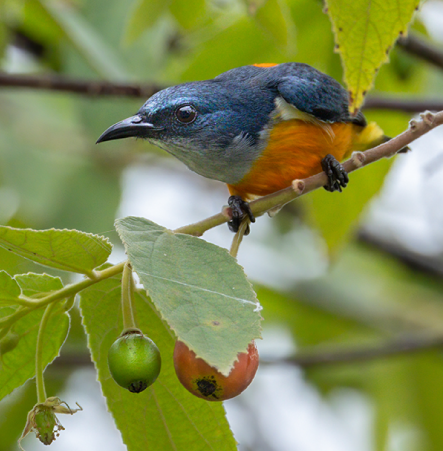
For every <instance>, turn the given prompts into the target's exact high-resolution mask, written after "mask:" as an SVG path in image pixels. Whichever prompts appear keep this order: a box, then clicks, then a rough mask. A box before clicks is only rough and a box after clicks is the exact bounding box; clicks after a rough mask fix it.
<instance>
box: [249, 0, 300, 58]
mask: <svg viewBox="0 0 443 451" xmlns="http://www.w3.org/2000/svg"><path fill="white" fill-rule="evenodd" d="M286 9H287V7H286V4H285V3H283V2H281V1H279V0H267V1H266V2H265V4H264V5H263V6H262V7H261V8H259V9H258V10H257V12H256V13H255V15H254V17H255V19H256V20H257V22H258V24H259V25H260V26H261V27H263V29H264V30H265V31H266V32H267V33H269V35H270V36H271V37H272V39H274V40H275V42H276V43H277V44H278V45H281V46H286V45H288V43H289V36H290V33H289V28H290V27H291V25H292V21H291V20H288V19H287V18H288V17H290V14H289V12H288V11H287V10H286ZM270 62H272V61H270Z"/></svg>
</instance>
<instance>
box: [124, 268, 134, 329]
mask: <svg viewBox="0 0 443 451" xmlns="http://www.w3.org/2000/svg"><path fill="white" fill-rule="evenodd" d="M133 299H134V279H133V277H132V266H131V264H130V263H129V262H126V264H125V266H124V268H123V277H122V313H123V328H124V330H127V329H136V328H137V325H136V323H135V318H134V310H133V305H132V302H133Z"/></svg>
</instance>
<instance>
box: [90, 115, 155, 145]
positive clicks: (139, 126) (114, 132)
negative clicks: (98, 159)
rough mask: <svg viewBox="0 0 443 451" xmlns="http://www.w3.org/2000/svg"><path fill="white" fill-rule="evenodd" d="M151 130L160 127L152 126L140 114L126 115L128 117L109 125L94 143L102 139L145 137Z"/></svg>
mask: <svg viewBox="0 0 443 451" xmlns="http://www.w3.org/2000/svg"><path fill="white" fill-rule="evenodd" d="M151 130H160V129H159V128H156V127H154V125H153V124H150V123H149V122H146V121H145V120H144V119H143V118H142V117H141V116H139V115H138V114H136V115H135V116H132V117H128V119H125V120H123V121H120V122H117V123H116V124H114V125H111V126H110V127H109V128H108V129H107V130H105V131H104V132H103V133H102V134H101V136H100V138H98V139H97V142H96V144H98V143H101V142H103V141H111V140H112V139H121V138H130V137H137V138H147V137H148V136H149V135H150V131H151Z"/></svg>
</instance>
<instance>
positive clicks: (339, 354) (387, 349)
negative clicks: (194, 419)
mask: <svg viewBox="0 0 443 451" xmlns="http://www.w3.org/2000/svg"><path fill="white" fill-rule="evenodd" d="M442 347H443V336H435V335H431V336H424V335H417V336H410V335H409V336H406V337H402V338H399V339H396V340H393V341H390V342H388V343H384V344H382V345H376V346H368V347H358V348H349V347H348V348H345V347H342V349H340V348H337V347H335V349H332V350H329V351H325V350H324V349H323V351H310V352H307V351H304V352H302V353H300V354H298V355H295V356H294V357H290V358H287V359H283V360H272V361H265V360H263V359H262V363H272V364H275V363H289V364H291V365H297V366H301V367H303V368H309V367H313V366H317V365H330V364H337V363H352V362H364V361H369V360H375V359H380V358H385V357H389V356H392V355H398V354H406V353H412V352H419V351H423V350H426V349H432V348H442Z"/></svg>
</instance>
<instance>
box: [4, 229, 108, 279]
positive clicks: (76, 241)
mask: <svg viewBox="0 0 443 451" xmlns="http://www.w3.org/2000/svg"><path fill="white" fill-rule="evenodd" d="M0 246H2V247H4V248H5V249H8V250H9V251H11V252H14V253H16V254H18V255H21V256H22V257H25V258H28V259H29V260H32V261H34V262H36V263H39V264H41V265H45V266H50V267H51V268H57V269H62V270H64V271H72V272H77V273H81V274H86V275H89V274H91V272H92V270H93V269H94V268H96V267H97V266H100V265H101V264H103V263H104V262H106V260H107V259H108V257H109V255H110V254H111V250H112V246H111V243H110V242H109V241H108V239H107V238H104V237H102V236H98V235H93V234H91V233H85V232H79V231H78V230H57V229H49V230H32V229H14V228H12V227H8V226H0Z"/></svg>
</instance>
